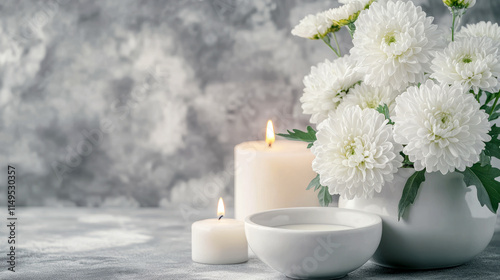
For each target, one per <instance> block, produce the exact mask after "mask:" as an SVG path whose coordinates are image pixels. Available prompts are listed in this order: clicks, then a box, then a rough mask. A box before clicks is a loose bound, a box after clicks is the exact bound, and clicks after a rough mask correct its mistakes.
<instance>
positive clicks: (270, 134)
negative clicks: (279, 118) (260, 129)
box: [266, 120, 276, 147]
mask: <svg viewBox="0 0 500 280" xmlns="http://www.w3.org/2000/svg"><path fill="white" fill-rule="evenodd" d="M275 139H276V138H275V136H274V127H273V122H272V121H271V120H268V121H267V129H266V143H267V145H268V146H269V147H271V145H272V144H273V143H274V140H275Z"/></svg>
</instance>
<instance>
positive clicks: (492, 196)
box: [461, 163, 500, 213]
mask: <svg viewBox="0 0 500 280" xmlns="http://www.w3.org/2000/svg"><path fill="white" fill-rule="evenodd" d="M461 173H462V174H463V175H464V182H465V184H467V186H476V189H477V198H478V200H479V203H480V204H481V206H484V205H486V207H488V209H490V210H491V212H493V213H496V212H497V210H498V203H500V182H498V181H497V180H495V178H497V177H499V176H500V169H497V168H494V167H493V166H491V165H486V166H481V164H480V163H476V164H474V165H473V166H472V167H470V168H469V167H468V168H466V169H465V171H464V172H461Z"/></svg>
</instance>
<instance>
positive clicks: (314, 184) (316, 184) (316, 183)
mask: <svg viewBox="0 0 500 280" xmlns="http://www.w3.org/2000/svg"><path fill="white" fill-rule="evenodd" d="M319 186H321V183H320V182H319V174H318V175H316V177H314V179H312V180H311V182H310V183H309V185H308V186H307V188H306V190H310V189H312V188H314V190H317V189H318V188H319Z"/></svg>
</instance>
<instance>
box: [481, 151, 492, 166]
mask: <svg viewBox="0 0 500 280" xmlns="http://www.w3.org/2000/svg"><path fill="white" fill-rule="evenodd" d="M479 163H480V164H481V166H486V165H489V164H491V157H490V156H487V155H486V153H485V151H482V152H481V154H480V155H479Z"/></svg>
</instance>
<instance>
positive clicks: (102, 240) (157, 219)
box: [0, 208, 500, 280]
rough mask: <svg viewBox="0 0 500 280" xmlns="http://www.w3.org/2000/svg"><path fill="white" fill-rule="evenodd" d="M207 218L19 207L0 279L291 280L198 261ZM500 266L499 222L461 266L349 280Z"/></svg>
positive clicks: (481, 274) (1, 237)
mask: <svg viewBox="0 0 500 280" xmlns="http://www.w3.org/2000/svg"><path fill="white" fill-rule="evenodd" d="M2 212H6V211H2ZM200 213H201V214H200ZM203 213H208V211H207V212H205V211H197V212H196V213H194V215H188V216H189V217H188V216H186V213H181V210H179V209H161V208H150V209H98V208H21V209H18V210H17V217H18V221H17V228H16V231H17V232H16V235H17V236H16V244H17V246H18V247H17V248H16V250H17V251H16V256H17V259H16V261H17V263H16V272H14V273H13V272H10V271H7V266H6V254H5V251H6V250H7V230H6V227H5V225H4V226H2V227H1V229H0V242H1V244H2V245H1V246H0V248H1V249H0V251H1V252H0V253H1V256H2V257H1V263H2V265H1V268H2V270H1V271H0V279H50V280H54V279H231V280H233V279H234V280H236V279H287V278H286V277H284V276H282V275H280V274H279V273H278V272H276V271H274V270H273V269H271V268H269V267H268V266H266V265H265V264H264V263H262V262H261V261H260V260H259V259H258V258H257V257H256V256H255V255H252V254H251V255H250V259H249V261H248V262H247V263H243V264H238V265H202V264H197V263H193V262H192V261H191V245H190V243H191V241H190V238H191V223H192V222H193V221H194V220H196V219H201V218H205V217H207V215H206V214H203ZM191 214H193V213H191ZM2 215H4V216H1V215H0V218H1V219H2V220H3V221H6V218H7V217H6V216H5V213H4V214H2ZM203 216H205V217H203ZM208 216H209V215H208ZM498 221H500V219H499V220H498ZM499 261H500V222H497V226H496V231H495V235H494V237H493V240H492V241H491V243H490V245H489V246H488V248H486V250H485V251H484V252H483V253H481V254H480V255H478V256H477V257H476V258H475V259H474V260H472V261H470V262H469V263H466V264H464V265H461V266H459V267H455V268H450V269H443V270H430V271H399V270H392V269H387V268H382V267H379V266H377V265H375V264H373V263H371V262H368V263H366V264H365V265H364V266H362V267H361V268H360V269H358V270H356V271H354V272H352V273H350V274H348V276H347V277H346V278H344V279H361V278H367V277H369V278H370V279H422V278H425V279H457V278H460V279H467V278H470V279H472V278H475V279H500V267H499V266H498V264H499Z"/></svg>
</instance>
